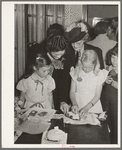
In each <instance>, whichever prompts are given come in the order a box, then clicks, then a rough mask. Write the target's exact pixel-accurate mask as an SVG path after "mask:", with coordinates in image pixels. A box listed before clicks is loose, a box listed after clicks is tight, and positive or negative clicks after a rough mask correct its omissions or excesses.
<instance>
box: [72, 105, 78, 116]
mask: <svg viewBox="0 0 122 150" xmlns="http://www.w3.org/2000/svg"><path fill="white" fill-rule="evenodd" d="M71 110H72V112H73V113H74V114H78V112H79V107H78V105H73V106H72V107H71Z"/></svg>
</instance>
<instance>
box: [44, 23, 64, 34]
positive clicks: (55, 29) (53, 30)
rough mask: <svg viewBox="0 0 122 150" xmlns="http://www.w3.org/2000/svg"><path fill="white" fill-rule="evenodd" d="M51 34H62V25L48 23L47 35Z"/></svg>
mask: <svg viewBox="0 0 122 150" xmlns="http://www.w3.org/2000/svg"><path fill="white" fill-rule="evenodd" d="M52 35H64V27H63V26H62V25H61V24H58V23H54V24H52V25H50V27H49V28H48V29H47V37H49V36H52Z"/></svg>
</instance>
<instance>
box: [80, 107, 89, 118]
mask: <svg viewBox="0 0 122 150" xmlns="http://www.w3.org/2000/svg"><path fill="white" fill-rule="evenodd" d="M88 111H89V106H88V105H86V106H85V107H83V108H81V109H80V110H79V115H80V117H83V116H85V115H86V114H87V113H88Z"/></svg>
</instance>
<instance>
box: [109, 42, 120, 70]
mask: <svg viewBox="0 0 122 150" xmlns="http://www.w3.org/2000/svg"><path fill="white" fill-rule="evenodd" d="M106 64H107V65H109V66H110V65H112V66H114V67H117V66H118V43H117V44H116V45H115V46H114V47H113V48H112V49H110V50H109V51H108V52H107V54H106Z"/></svg>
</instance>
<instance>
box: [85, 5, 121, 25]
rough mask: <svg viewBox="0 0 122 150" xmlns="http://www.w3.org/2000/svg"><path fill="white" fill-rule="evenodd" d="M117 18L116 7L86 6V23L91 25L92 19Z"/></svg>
mask: <svg viewBox="0 0 122 150" xmlns="http://www.w3.org/2000/svg"><path fill="white" fill-rule="evenodd" d="M116 16H118V6H117V5H88V23H89V25H92V19H93V17H100V18H112V17H116Z"/></svg>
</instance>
